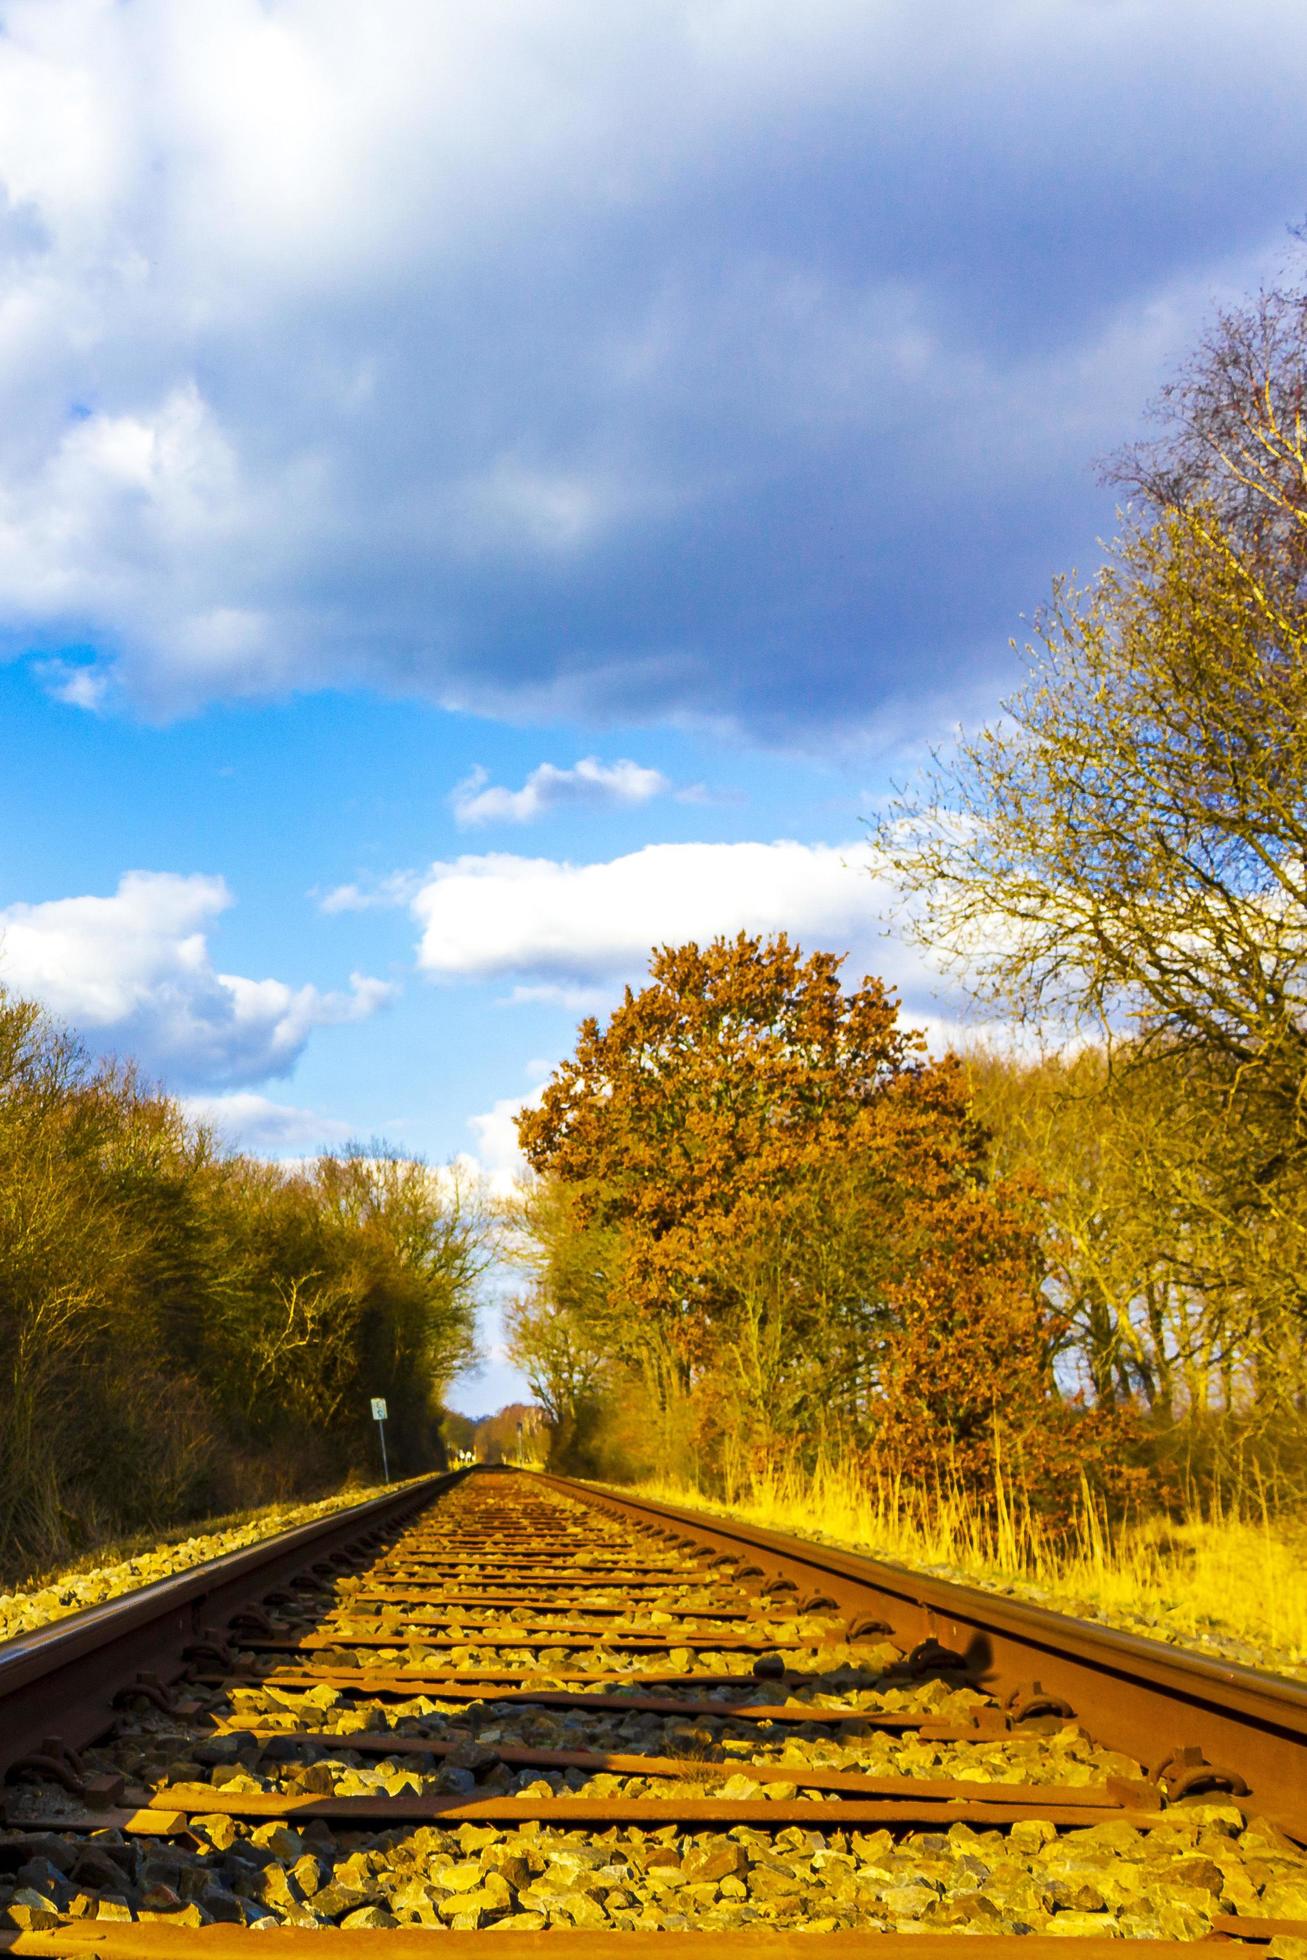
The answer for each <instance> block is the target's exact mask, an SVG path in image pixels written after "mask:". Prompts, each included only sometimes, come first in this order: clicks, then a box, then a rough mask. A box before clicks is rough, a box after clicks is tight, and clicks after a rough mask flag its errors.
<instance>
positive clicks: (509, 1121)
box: [468, 1090, 538, 1198]
mask: <svg viewBox="0 0 1307 1960" xmlns="http://www.w3.org/2000/svg"><path fill="white" fill-rule="evenodd" d="M537 1097H538V1091H534V1090H533V1091H532V1092H531V1094H530V1095H526V1096H501V1097H500V1099H499V1100H498V1101H497V1102H495V1103H492V1105H491V1106H490V1108H489V1109H488V1110H485V1111H483V1113H482V1114H481V1115H479V1116H471V1117H469V1118H468V1128H469V1129H470V1130H471V1132H472V1134H473V1136H474V1137H475V1138H476V1149H475V1151H474V1152H473V1153H472V1154H471V1158H470V1162H471V1163H472V1164H474V1165H475V1167H476V1169H477V1171H478V1172H479V1173H480V1175H481V1176H482V1177H483V1178H484V1179H485V1182H486V1187H487V1189H488V1190H489V1192H490V1194H491V1196H492V1197H496V1198H503V1197H507V1196H508V1194H509V1193H510V1192H511V1191H512V1190H513V1188H514V1186H515V1185H516V1184H517V1182H518V1180H519V1179H520V1178H521V1177H523V1176H524V1175H525V1172H526V1159H525V1157H523V1155H522V1153H521V1151H520V1150H519V1149H518V1146H517V1118H518V1115H519V1113H520V1111H522V1110H523V1109H525V1108H527V1107H528V1106H529V1105H531V1104H533V1103H534V1102H535V1101H536V1100H537Z"/></svg>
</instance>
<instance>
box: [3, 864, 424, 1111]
mask: <svg viewBox="0 0 1307 1960" xmlns="http://www.w3.org/2000/svg"><path fill="white" fill-rule="evenodd" d="M232 903H233V899H232V894H231V892H230V891H229V890H228V888H227V885H226V883H225V881H224V880H223V879H221V878H213V877H204V876H201V875H199V874H192V875H189V876H183V875H180V874H177V873H174V872H166V871H129V872H127V873H126V874H125V875H124V877H123V878H122V879H121V880H120V881H119V884H118V888H117V890H116V891H115V892H113V893H112V894H111V895H110V896H108V897H89V896H88V897H78V898H61V899H49V900H46V901H44V902H42V903H40V904H13V905H8V906H5V907H3V908H0V981H3V983H4V984H5V985H6V986H8V987H9V988H11V989H12V990H13V991H14V992H15V993H19V994H23V995H27V996H29V997H31V998H33V999H36V1000H39V1001H41V1002H42V1004H43V1005H44V1006H45V1007H47V1008H48V1009H49V1010H50V1012H51V1013H52V1014H54V1015H56V1016H57V1017H58V1018H60V1019H62V1020H66V1021H68V1022H70V1023H71V1024H72V1025H73V1026H75V1027H76V1028H77V1029H78V1030H79V1032H80V1033H82V1035H83V1036H84V1037H85V1038H86V1039H87V1040H89V1041H90V1042H92V1043H93V1044H94V1045H95V1046H97V1047H99V1048H103V1049H113V1050H115V1051H116V1052H118V1053H120V1054H124V1055H131V1056H133V1057H134V1058H135V1059H136V1060H138V1061H139V1062H140V1063H141V1064H142V1065H143V1066H144V1067H145V1068H146V1069H147V1070H149V1071H151V1072H156V1073H158V1074H160V1075H162V1076H163V1077H164V1078H165V1079H166V1080H167V1081H168V1082H169V1084H170V1085H173V1086H177V1085H185V1084H194V1085H197V1086H198V1085H200V1084H221V1083H232V1084H238V1083H248V1082H257V1081H259V1080H261V1079H263V1078H265V1077H267V1076H277V1075H285V1074H287V1073H288V1072H289V1071H290V1070H291V1069H292V1068H293V1067H294V1065H295V1063H296V1061H297V1060H298V1059H299V1056H300V1054H301V1053H302V1051H303V1049H304V1045H305V1043H306V1041H307V1040H308V1038H309V1035H310V1034H311V1033H312V1031H313V1029H314V1028H318V1027H326V1026H332V1025H336V1024H339V1023H341V1022H346V1021H358V1020H363V1019H366V1018H367V1016H369V1015H371V1014H373V1013H375V1012H376V1010H377V1008H378V1007H380V1006H381V1004H382V1003H383V1002H384V1001H385V1000H387V999H389V997H390V995H391V993H392V992H393V989H392V988H391V987H390V985H389V984H388V983H386V982H384V981H381V980H374V979H370V978H368V977H367V976H366V975H364V974H361V973H355V974H353V975H351V977H350V984H349V987H348V989H347V990H346V991H339V992H336V991H333V992H322V991H321V990H319V989H318V988H317V987H314V986H309V985H305V986H299V987H294V986H291V985H289V984H288V983H287V982H285V981H283V980H273V979H265V980H255V979H250V978H248V977H246V976H245V975H243V974H238V973H222V972H219V971H218V970H217V969H216V968H215V966H214V964H213V960H212V957H211V955H210V952H209V944H208V934H209V931H210V930H211V928H212V926H213V925H214V923H215V921H216V920H217V919H218V918H219V916H220V915H221V914H222V913H223V912H225V911H226V910H227V908H228V907H229V906H230V905H231V904H232Z"/></svg>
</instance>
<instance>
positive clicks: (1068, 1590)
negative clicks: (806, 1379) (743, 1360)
mask: <svg viewBox="0 0 1307 1960" xmlns="http://www.w3.org/2000/svg"><path fill="white" fill-rule="evenodd" d="M637 1488H638V1490H639V1491H640V1492H641V1493H642V1494H644V1495H646V1496H649V1497H651V1498H654V1499H656V1500H657V1499H661V1500H662V1501H663V1502H665V1503H669V1504H681V1505H684V1506H686V1507H694V1508H698V1509H701V1510H711V1511H716V1512H719V1513H725V1514H729V1515H732V1516H735V1517H738V1518H741V1519H743V1520H744V1521H746V1522H748V1523H751V1524H758V1525H762V1526H765V1527H768V1528H770V1529H772V1530H774V1531H788V1532H793V1533H795V1534H796V1535H798V1536H800V1537H807V1538H820V1539H826V1540H829V1541H831V1542H832V1543H835V1544H839V1545H845V1546H848V1547H849V1548H850V1549H851V1550H854V1551H860V1552H866V1553H869V1554H871V1555H872V1556H873V1557H876V1558H883V1559H888V1560H891V1561H893V1562H894V1563H896V1564H900V1565H908V1566H914V1567H917V1568H925V1569H927V1570H930V1571H933V1572H935V1573H937V1574H941V1575H943V1576H945V1577H949V1578H957V1579H960V1580H964V1581H966V1582H967V1583H969V1584H972V1585H978V1586H983V1587H986V1588H988V1589H989V1590H996V1591H1003V1592H1007V1593H1010V1594H1014V1595H1016V1596H1018V1597H1021V1598H1026V1599H1032V1600H1036V1601H1037V1602H1038V1603H1040V1604H1041V1605H1048V1606H1052V1607H1054V1608H1055V1609H1056V1610H1058V1611H1060V1612H1066V1613H1075V1614H1079V1615H1081V1616H1082V1617H1086V1618H1093V1619H1099V1620H1102V1621H1104V1622H1106V1623H1107V1624H1109V1625H1113V1626H1119V1627H1124V1628H1126V1629H1127V1630H1128V1631H1131V1632H1136V1633H1145V1634H1148V1635H1150V1636H1151V1637H1153V1638H1155V1639H1163V1640H1169V1641H1172V1642H1174V1643H1176V1644H1178V1645H1181V1646H1190V1647H1195V1648H1198V1649H1199V1650H1206V1651H1208V1652H1213V1651H1214V1652H1217V1653H1220V1654H1222V1655H1224V1656H1225V1657H1226V1658H1228V1659H1234V1660H1239V1661H1242V1662H1244V1663H1245V1664H1247V1665H1250V1666H1262V1667H1269V1668H1272V1669H1275V1670H1277V1671H1280V1672H1292V1673H1295V1674H1299V1675H1304V1676H1307V1529H1305V1528H1304V1525H1303V1524H1302V1523H1295V1522H1293V1521H1285V1520H1283V1519H1272V1518H1271V1517H1270V1516H1269V1515H1267V1514H1266V1512H1265V1510H1264V1509H1260V1508H1258V1509H1254V1508H1253V1507H1252V1506H1250V1505H1246V1504H1245V1505H1235V1506H1231V1507H1229V1508H1227V1509H1225V1510H1224V1511H1218V1512H1216V1513H1215V1514H1214V1515H1207V1516H1198V1515H1190V1516H1188V1517H1185V1518H1182V1519H1180V1520H1179V1521H1176V1520H1174V1519H1169V1518H1152V1519H1148V1520H1144V1521H1141V1522H1138V1523H1134V1524H1127V1525H1124V1526H1120V1527H1117V1528H1116V1529H1115V1530H1112V1531H1109V1529H1108V1528H1107V1526H1106V1524H1105V1522H1104V1520H1103V1518H1102V1517H1101V1515H1100V1514H1099V1512H1098V1511H1097V1509H1096V1507H1095V1506H1094V1504H1093V1503H1092V1501H1090V1500H1089V1499H1088V1497H1086V1499H1085V1501H1083V1502H1082V1505H1081V1508H1080V1512H1079V1516H1078V1518H1077V1520H1076V1522H1075V1525H1074V1528H1073V1529H1072V1531H1071V1532H1070V1533H1069V1534H1068V1535H1067V1536H1066V1537H1064V1538H1058V1539H1054V1538H1053V1537H1051V1536H1050V1535H1049V1533H1048V1532H1047V1531H1046V1530H1045V1529H1044V1528H1043V1527H1042V1526H1041V1524H1040V1521H1039V1520H1038V1519H1037V1518H1035V1517H1033V1516H1032V1515H1031V1514H1030V1513H1029V1512H1028V1511H1027V1510H1025V1509H1024V1508H1023V1507H1021V1506H1020V1505H1018V1504H1016V1503H1014V1502H1013V1501H1012V1500H1011V1499H1010V1498H1009V1496H1008V1494H1007V1492H1006V1491H1005V1490H1004V1489H1002V1488H1001V1487H1000V1489H999V1490H998V1492H997V1494H996V1496H997V1501H996V1504H995V1506H994V1508H993V1511H992V1514H990V1515H986V1514H985V1513H983V1512H982V1511H981V1510H980V1509H979V1508H978V1507H977V1506H976V1504H975V1503H974V1501H972V1500H969V1499H968V1497H967V1496H966V1494H965V1493H963V1492H961V1491H959V1490H956V1489H955V1490H948V1489H946V1490H944V1491H942V1492H941V1493H940V1494H939V1495H938V1496H936V1497H933V1498H931V1499H925V1498H923V1497H922V1496H921V1495H919V1494H918V1493H915V1492H911V1491H907V1490H904V1489H902V1488H900V1487H898V1486H897V1485H895V1484H894V1483H892V1482H881V1483H871V1484H868V1483H867V1482H865V1481H864V1480H861V1479H858V1478H856V1477H855V1476H853V1475H852V1474H850V1473H848V1472H842V1471H840V1470H839V1469H838V1468H836V1469H830V1468H828V1469H824V1470H820V1471H818V1472H816V1473H814V1474H812V1475H806V1474H804V1473H802V1472H799V1471H795V1470H790V1471H787V1472H785V1473H783V1474H779V1475H777V1476H774V1477H771V1478H766V1479H762V1480H760V1481H758V1482H756V1483H755V1484H754V1486H753V1487H752V1488H751V1490H750V1491H749V1493H748V1495H747V1496H746V1497H744V1498H742V1499H740V1500H738V1501H736V1502H733V1503H731V1504H723V1503H719V1502H715V1501H713V1500H712V1499H710V1498H707V1497H705V1496H704V1495H703V1494H702V1492H700V1491H698V1490H696V1489H694V1488H693V1487H688V1486H686V1485H684V1484H674V1483H665V1482H657V1483H656V1482H645V1483H643V1484H640V1485H639V1486H638V1487H637Z"/></svg>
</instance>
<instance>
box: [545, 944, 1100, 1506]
mask: <svg viewBox="0 0 1307 1960" xmlns="http://www.w3.org/2000/svg"><path fill="white" fill-rule="evenodd" d="M840 966H841V961H840V959H839V958H838V957H837V956H836V955H834V954H831V953H825V952H817V953H812V954H810V955H808V956H807V957H805V956H804V955H803V954H802V953H801V952H800V951H799V949H798V948H797V947H795V946H794V945H792V944H791V943H790V941H789V940H788V939H786V938H785V937H784V936H783V935H782V936H780V937H778V938H776V939H773V940H767V941H764V940H761V939H759V938H750V937H748V936H747V935H744V934H741V935H740V936H739V937H738V938H735V939H732V940H727V939H718V940H715V941H714V942H713V943H712V944H711V945H708V946H706V947H700V946H698V945H695V944H689V945H685V946H679V947H664V948H662V949H661V950H660V951H657V952H656V953H655V954H654V955H653V958H652V961H651V965H650V980H649V984H648V985H647V986H645V987H643V988H642V989H641V990H640V991H639V992H638V993H637V992H633V991H631V990H630V989H628V990H627V991H626V994H625V997H624V999H623V1001H622V1003H621V1005H620V1006H619V1007H618V1008H617V1010H616V1011H615V1013H614V1014H613V1016H612V1018H611V1020H610V1021H609V1022H608V1024H607V1026H603V1027H601V1026H600V1024H599V1023H598V1022H597V1021H596V1020H594V1019H589V1020H587V1021H585V1022H584V1023H583V1024H582V1026H581V1028H580V1031H579V1034H578V1039H577V1044H576V1051H575V1054H574V1055H573V1056H572V1058H571V1059H570V1060H569V1061H567V1062H565V1063H563V1064H562V1066H561V1067H560V1068H559V1069H558V1071H557V1072H556V1074H555V1075H554V1077H553V1079H552V1080H551V1081H550V1083H549V1084H548V1085H547V1087H546V1089H545V1091H544V1094H543V1096H542V1098H541V1100H540V1105H539V1107H538V1108H536V1109H529V1110H526V1111H524V1112H523V1113H522V1115H521V1117H520V1118H519V1135H520V1138H521V1143H522V1148H523V1150H524V1152H525V1154H526V1157H527V1159H528V1162H529V1163H530V1165H531V1166H532V1168H533V1170H534V1171H535V1172H536V1174H537V1176H538V1178H539V1179H541V1180H543V1181H545V1183H546V1184H547V1185H553V1186H555V1187H563V1188H565V1189H566V1192H567V1204H566V1206H565V1207H563V1208H561V1210H560V1208H559V1207H554V1208H553V1209H552V1212H551V1215H552V1216H555V1217H557V1216H560V1215H565V1216H566V1218H567V1221H568V1224H567V1231H568V1239H567V1246H566V1256H564V1248H563V1246H562V1245H561V1244H560V1245H559V1246H558V1247H556V1248H554V1254H555V1255H556V1259H557V1266H558V1270H559V1272H560V1273H561V1272H563V1271H564V1270H570V1271H571V1272H572V1273H573V1274H575V1272H576V1271H577V1270H578V1269H585V1270H587V1271H590V1269H591V1267H592V1268H593V1272H592V1278H591V1280H590V1282H589V1283H588V1285H587V1288H586V1289H584V1290H583V1291H581V1292H579V1291H578V1290H577V1289H576V1287H575V1284H574V1283H573V1285H572V1286H571V1287H570V1289H569V1288H568V1287H567V1286H566V1285H564V1284H563V1283H561V1281H560V1282H559V1283H558V1284H555V1285H553V1286H552V1287H551V1283H550V1277H549V1275H550V1271H551V1255H550V1249H549V1247H548V1246H547V1245H546V1246H545V1247H544V1249H543V1253H542V1255H541V1256H540V1257H539V1258H538V1259H537V1264H536V1285H535V1288H534V1290H533V1293H532V1296H531V1298H530V1299H529V1300H528V1301H526V1302H524V1303H520V1304H519V1308H518V1311H517V1328H518V1339H519V1343H520V1344H521V1345H522V1346H523V1351H524V1353H525V1352H526V1350H527V1349H528V1348H530V1349H532V1351H533V1352H534V1353H535V1354H536V1355H537V1357H538V1356H539V1354H540V1353H541V1352H543V1351H544V1349H545V1347H546V1345H547V1344H546V1342H545V1341H544V1340H543V1338H542V1336H543V1333H544V1329H545V1328H546V1326H547V1324H548V1322H549V1320H550V1317H551V1316H557V1315H560V1314H561V1315H568V1314H570V1315H572V1316H573V1317H574V1318H575V1317H580V1318H583V1319H584V1321H585V1323H586V1324H585V1328H584V1330H583V1331H584V1334H585V1337H586V1339H587V1340H588V1341H589V1342H590V1343H591V1345H592V1346H593V1345H594V1344H595V1343H596V1341H597V1342H598V1343H599V1344H600V1345H601V1346H602V1347H603V1349H604V1351H605V1352H606V1353H607V1354H608V1355H609V1356H610V1357H611V1358H612V1360H613V1362H614V1363H615V1364H617V1365H618V1366H619V1367H620V1369H621V1370H622V1371H623V1372H624V1375H625V1379H626V1380H627V1382H628V1384H634V1383H638V1384H639V1397H638V1414H637V1416H636V1423H637V1426H638V1427H640V1429H641V1430H642V1432H643V1435H644V1438H645V1442H646V1445H647V1446H648V1447H649V1451H650V1454H651V1456H652V1457H654V1458H656V1459H657V1460H658V1467H660V1468H664V1469H673V1468H679V1467H681V1466H682V1465H683V1464H684V1463H685V1462H686V1461H688V1460H689V1457H690V1453H691V1452H693V1453H694V1455H695V1458H696V1459H697V1460H698V1461H699V1462H700V1464H701V1465H702V1464H703V1462H704V1461H705V1459H706V1460H707V1461H708V1462H709V1463H711V1464H713V1465H715V1466H716V1467H717V1470H718V1471H719V1473H720V1474H721V1475H722V1476H723V1477H724V1478H725V1479H726V1481H728V1482H730V1481H734V1480H737V1479H739V1478H742V1477H745V1476H748V1475H756V1474H757V1473H758V1472H759V1470H762V1469H765V1468H766V1467H767V1466H768V1465H769V1464H773V1463H775V1462H776V1461H778V1460H779V1459H780V1457H782V1456H783V1455H787V1454H790V1455H792V1454H793V1452H794V1451H795V1449H796V1448H798V1449H801V1450H806V1451H808V1452H809V1453H811V1452H812V1451H813V1450H815V1449H818V1448H821V1447H823V1446H824V1447H826V1448H838V1449H840V1450H842V1451H848V1450H850V1449H856V1450H858V1451H860V1452H862V1453H864V1454H869V1455H873V1456H874V1457H875V1459H876V1460H877V1462H879V1463H881V1464H883V1465H884V1466H885V1467H887V1468H893V1469H898V1470H904V1471H906V1472H908V1473H909V1474H910V1475H912V1476H914V1477H925V1476H928V1475H930V1474H932V1472H933V1471H934V1470H936V1469H940V1468H942V1467H943V1466H945V1465H947V1466H948V1467H949V1468H950V1469H951V1470H952V1471H953V1472H954V1473H955V1474H957V1475H960V1476H963V1477H966V1478H968V1479H974V1480H976V1481H982V1482H983V1481H984V1480H985V1479H986V1478H987V1476H988V1475H989V1468H990V1465H991V1463H992V1454H993V1449H994V1442H995V1433H996V1427H997V1428H998V1429H1000V1430H1002V1431H1004V1432H1005V1433H1006V1434H1007V1436H1008V1437H1009V1439H1010V1440H1011V1441H1013V1442H1014V1443H1015V1444H1016V1446H1017V1447H1018V1448H1028V1447H1029V1445H1030V1441H1031V1439H1032V1438H1034V1437H1036V1436H1038V1435H1039V1434H1041V1433H1042V1431H1043V1430H1044V1429H1045V1428H1046V1427H1047V1426H1048V1423H1049V1421H1050V1419H1057V1418H1058V1417H1059V1415H1060V1414H1061V1413H1064V1410H1063V1405H1061V1404H1060V1402H1059V1398H1058V1397H1057V1394H1056V1391H1055V1388H1054V1384H1053V1379H1052V1366H1051V1360H1052V1354H1053V1349H1054V1343H1055V1340H1056V1336H1057V1331H1058V1330H1057V1326H1056V1323H1055V1321H1054V1318H1053V1316H1052V1314H1051V1312H1050V1309H1049V1307H1048V1304H1047V1302H1046V1301H1045V1299H1044V1297H1043V1295H1042V1293H1041V1290H1040V1277H1041V1271H1040V1262H1039V1254H1038V1251H1037V1240H1036V1236H1035V1232H1034V1229H1033V1222H1034V1221H1033V1220H1032V1218H1031V1215H1030V1201H1029V1195H1028V1193H1027V1192H1026V1191H1024V1190H1023V1189H1022V1188H1021V1187H1020V1186H1018V1185H1015V1184H996V1183H994V1182H992V1181H991V1180H990V1179H989V1178H988V1176H987V1171H986V1162H985V1155H986V1140H985V1135H984V1133H983V1131H982V1130H981V1129H980V1127H979V1126H978V1125H977V1124H976V1123H975V1121H974V1120H973V1118H972V1116H971V1114H970V1110H969V1105H968V1096H967V1091H966V1087H965V1083H964V1080H963V1077H962V1075H961V1072H960V1070H959V1069H958V1067H957V1065H956V1064H955V1063H954V1062H953V1061H952V1060H946V1061H943V1062H934V1061H931V1060H930V1059H928V1057H927V1055H926V1052H925V1044H924V1041H923V1039H922V1037H921V1036H920V1035H919V1034H917V1033H915V1032H913V1031H911V1030H908V1029H905V1028H903V1027H902V1026H901V1025H900V1022H899V1017H898V1008H897V1004H896V1002H895V1000H894V998H893V996H892V995H891V994H890V993H889V992H888V990H887V989H886V988H885V987H884V986H883V985H882V983H881V982H880V981H878V980H873V979H867V980H864V981H863V983H862V985H861V986H859V987H857V988H855V989H852V990H850V991H845V989H844V988H843V987H842V986H841V983H840ZM545 1209H546V1210H549V1208H548V1207H546V1208H545ZM539 1213H540V1207H539V1206H537V1215H539ZM588 1240H589V1242H592V1243H593V1245H594V1247H595V1258H594V1260H593V1261H590V1260H589V1259H588V1257H587V1253H586V1250H585V1247H586V1244H587V1242H588ZM533 1343H534V1345H533Z"/></svg>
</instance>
